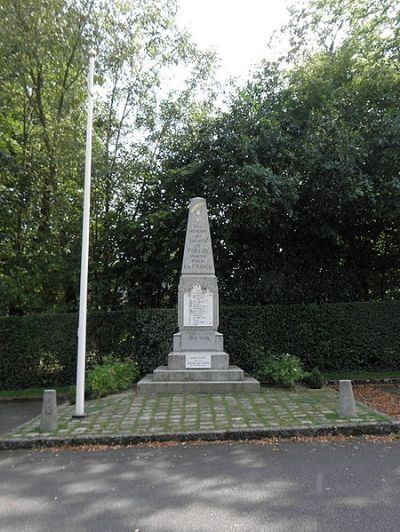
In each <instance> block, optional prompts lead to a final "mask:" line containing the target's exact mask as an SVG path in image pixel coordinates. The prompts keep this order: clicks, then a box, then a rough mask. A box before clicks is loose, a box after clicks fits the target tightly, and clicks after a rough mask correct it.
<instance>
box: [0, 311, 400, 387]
mask: <svg viewBox="0 0 400 532" xmlns="http://www.w3.org/2000/svg"><path fill="white" fill-rule="evenodd" d="M77 327H78V320H77V315H76V314H39V315H31V316H22V317H16V316H9V317H0V388H4V389H9V390H10V389H16V388H27V387H38V386H58V385H60V386H63V385H64V386H65V385H70V384H73V383H74V382H75V376H76V353H77ZM177 329H178V326H177V312H176V309H132V308H130V309H126V310H121V311H113V312H90V313H89V314H88V327H87V351H86V367H87V369H88V370H90V369H92V368H93V367H94V366H97V365H99V364H101V363H102V360H103V358H104V356H106V355H110V356H112V357H114V358H116V359H118V360H121V361H126V360H130V359H131V357H132V354H133V353H134V354H135V360H136V362H137V365H138V368H139V372H140V374H141V375H144V374H145V373H150V372H152V371H153V370H154V369H155V368H156V367H157V366H159V365H165V364H166V362H167V356H168V353H169V352H170V351H171V349H172V337H173V334H174V333H175V332H176V331H177ZM219 330H220V331H221V333H223V334H224V345H225V351H226V352H227V353H229V355H230V361H231V364H236V365H238V366H240V367H241V368H243V369H244V370H245V371H247V372H250V373H255V371H256V370H257V368H259V367H260V365H261V363H262V361H263V359H264V356H265V352H266V351H270V352H274V353H291V354H293V355H296V356H298V357H299V358H300V359H301V361H302V363H303V365H304V368H305V369H306V370H308V371H311V369H312V368H314V367H316V366H317V367H318V368H319V369H320V370H321V371H338V370H341V371H343V370H368V371H379V370H398V369H400V301H384V302H368V303H331V304H323V305H316V304H311V305H268V306H265V307H245V306H242V307H221V309H220V327H219Z"/></svg>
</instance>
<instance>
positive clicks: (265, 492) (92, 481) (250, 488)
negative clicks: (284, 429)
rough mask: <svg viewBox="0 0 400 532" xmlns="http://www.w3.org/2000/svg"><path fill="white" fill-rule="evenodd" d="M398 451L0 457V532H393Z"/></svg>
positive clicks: (344, 448) (325, 447)
mask: <svg viewBox="0 0 400 532" xmlns="http://www.w3.org/2000/svg"><path fill="white" fill-rule="evenodd" d="M399 502H400V442H398V441H397V442H392V443H382V442H379V443H372V442H365V441H363V440H350V441H346V442H343V443H329V444H314V443H306V444H299V443H284V444H280V445H279V446H271V445H264V446H261V445H247V444H236V445H229V444H220V445H214V444H210V445H202V446H193V447H192V446H189V445H179V446H177V447H166V448H161V449H153V448H135V447H132V448H121V449H114V450H113V449H107V450H102V451H97V452H94V451H82V450H81V451H77V450H75V451H73V450H71V451H58V452H55V451H43V452H28V451H2V452H0V529H1V531H2V532H25V531H27V532H28V531H29V532H36V531H37V532H39V531H40V532H43V531H55V530H57V531H64V530H65V531H66V530H73V531H74V532H80V531H82V532H83V531H85V532H91V531H102V532H106V531H110V532H111V531H112V532H119V531H123V532H125V531H129V532H134V531H140V532H151V531H158V532H170V531H171V532H172V531H185V532H190V531H196V532H197V531H199V532H200V531H218V532H223V531H237V530H238V531H251V532H254V531H259V530H265V531H268V532H276V531H280V532H282V531H284V532H289V531H290V532H291V531H296V532H298V531H313V532H314V531H315V532H316V531H318V532H320V531H321V532H330V531H341V532H342V531H351V532H357V531H362V532H368V531H371V532H372V531H373V532H376V531H384V532H390V531H398V530H400V504H399Z"/></svg>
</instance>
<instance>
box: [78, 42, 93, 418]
mask: <svg viewBox="0 0 400 532" xmlns="http://www.w3.org/2000/svg"><path fill="white" fill-rule="evenodd" d="M93 76H94V54H93V53H92V52H91V54H90V57H89V73H88V100H87V127H86V158H85V186H84V195H83V222H82V256H81V288H80V297H79V327H78V361H77V368H76V405H75V415H74V417H84V416H85V355H86V314H87V284H88V261H89V221H90V178H91V166H92V118H93Z"/></svg>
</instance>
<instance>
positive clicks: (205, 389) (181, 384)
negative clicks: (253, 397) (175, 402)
mask: <svg viewBox="0 0 400 532" xmlns="http://www.w3.org/2000/svg"><path fill="white" fill-rule="evenodd" d="M155 371H157V370H155ZM204 371H205V370H203V371H202V373H203V375H204ZM225 371H227V370H225ZM154 378H155V374H154V373H150V374H148V375H146V377H144V378H143V379H142V380H141V381H140V382H138V392H139V393H140V394H152V393H177V394H179V393H217V394H221V393H222V394H223V393H258V392H259V391H260V383H259V382H258V381H256V379H253V377H250V376H248V375H244V377H243V380H240V381H227V380H225V377H224V380H221V381H207V380H192V381H188V380H177V381H173V380H170V381H157V380H154Z"/></svg>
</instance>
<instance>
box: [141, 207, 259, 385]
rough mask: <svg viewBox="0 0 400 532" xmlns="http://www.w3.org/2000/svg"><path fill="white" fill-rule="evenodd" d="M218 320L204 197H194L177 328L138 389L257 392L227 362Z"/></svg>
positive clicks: (215, 285)
mask: <svg viewBox="0 0 400 532" xmlns="http://www.w3.org/2000/svg"><path fill="white" fill-rule="evenodd" d="M218 324H219V307H218V283H217V278H216V276H215V271H214V259H213V253H212V248H211V236H210V228H209V225H208V213H207V207H206V201H205V199H203V198H193V199H192V200H191V202H190V207H189V218H188V225H187V230H186V240H185V250H184V255H183V264H182V273H181V277H180V282H179V288H178V327H179V332H177V333H176V334H175V335H174V339H173V351H172V353H169V355H168V366H160V367H158V368H157V369H156V370H154V372H153V374H149V375H147V376H146V377H145V378H144V379H142V380H141V381H140V382H139V383H138V390H139V392H144V393H158V392H170V393H179V392H181V393H230V392H258V391H259V386H260V385H259V382H258V381H256V380H255V379H253V378H252V377H249V376H248V375H245V374H244V372H243V370H242V369H240V368H238V367H237V366H230V365H229V355H228V354H227V353H225V352H224V348H223V335H222V334H221V333H219V332H218Z"/></svg>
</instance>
